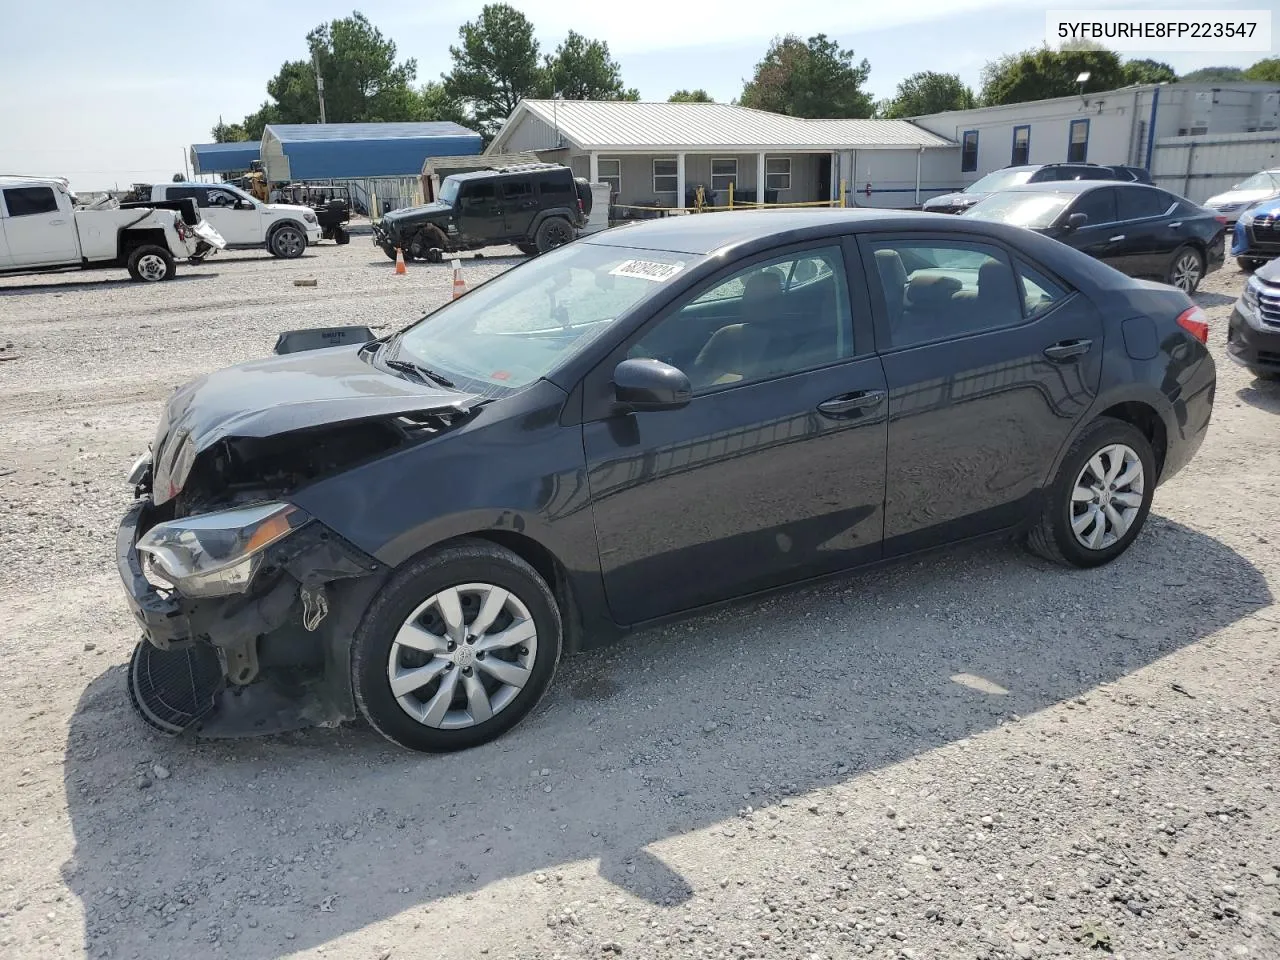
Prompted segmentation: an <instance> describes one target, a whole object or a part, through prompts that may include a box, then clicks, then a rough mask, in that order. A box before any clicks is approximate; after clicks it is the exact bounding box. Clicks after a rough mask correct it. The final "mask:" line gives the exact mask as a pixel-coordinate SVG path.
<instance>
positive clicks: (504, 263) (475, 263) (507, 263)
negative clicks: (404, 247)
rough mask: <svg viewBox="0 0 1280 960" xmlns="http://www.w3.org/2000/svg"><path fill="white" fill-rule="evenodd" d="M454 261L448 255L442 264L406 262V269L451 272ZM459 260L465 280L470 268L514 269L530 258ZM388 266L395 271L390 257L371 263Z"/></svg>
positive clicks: (464, 256)
mask: <svg viewBox="0 0 1280 960" xmlns="http://www.w3.org/2000/svg"><path fill="white" fill-rule="evenodd" d="M453 259H454V257H453V256H451V255H450V254H447V253H446V254H445V255H444V260H442V261H441V262H440V263H430V262H429V261H426V260H406V261H405V269H406V270H441V271H444V270H450V269H452V267H451V266H450V261H451V260H453ZM457 259H458V260H460V261H461V262H462V270H463V278H464V279H465V278H466V270H467V268H468V267H481V266H485V265H486V264H492V265H494V266H499V267H514V266H517V265H518V264H521V263H524V262H525V261H526V260H528V259H529V258H528V257H526V256H525V255H524V254H522V253H516V254H512V255H510V256H494V257H472V256H471V255H470V254H466V253H464V254H460V255H458V256H457ZM387 265H391V266H392V268H393V269H394V266H395V261H394V260H392V259H391V258H390V257H385V256H384V257H382V258H380V259H376V260H370V261H369V266H371V267H385V266H387Z"/></svg>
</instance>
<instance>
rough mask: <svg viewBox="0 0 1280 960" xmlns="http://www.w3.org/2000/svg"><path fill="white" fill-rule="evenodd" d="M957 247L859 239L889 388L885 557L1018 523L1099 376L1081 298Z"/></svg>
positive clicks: (1006, 254)
mask: <svg viewBox="0 0 1280 960" xmlns="http://www.w3.org/2000/svg"><path fill="white" fill-rule="evenodd" d="M960 236H962V235H959V236H958V235H957V234H954V233H950V234H947V235H946V236H930V235H927V234H902V235H885V234H871V235H863V236H862V237H860V238H859V246H860V248H861V250H862V258H863V262H864V263H865V264H866V272H867V275H868V276H870V277H872V278H873V285H872V286H873V298H872V300H873V306H874V310H875V316H876V343H877V345H878V346H879V348H880V356H881V360H882V361H883V363H884V372H885V378H886V381H887V385H888V390H889V408H888V413H889V436H888V463H887V469H886V496H885V531H884V537H885V556H886V557H891V556H896V555H901V554H905V553H910V552H912V551H915V550H918V549H922V548H925V547H929V546H933V545H935V544H938V543H943V542H948V541H952V540H957V539H961V538H964V537H968V536H975V535H979V534H983V533H987V532H990V531H994V530H998V529H1001V528H1004V527H1008V526H1011V525H1012V524H1015V523H1018V522H1019V521H1021V520H1022V519H1023V518H1024V517H1026V516H1027V513H1028V511H1029V510H1031V509H1032V508H1033V507H1034V506H1035V505H1036V504H1037V503H1038V496H1039V490H1040V488H1041V485H1042V484H1043V482H1044V480H1045V476H1046V474H1047V472H1048V470H1049V469H1050V466H1051V464H1052V463H1053V460H1054V458H1055V457H1056V455H1057V453H1058V451H1059V449H1060V448H1061V446H1062V444H1063V443H1064V442H1065V440H1066V438H1067V435H1068V433H1069V432H1070V430H1071V428H1072V426H1073V425H1074V423H1075V422H1076V420H1077V418H1078V417H1079V416H1080V415H1081V414H1082V413H1083V412H1084V411H1085V410H1086V409H1087V408H1088V406H1089V404H1090V403H1091V402H1092V400H1093V397H1094V395H1095V394H1096V392H1097V387H1098V381H1099V378H1100V376H1101V370H1102V322H1101V318H1100V317H1099V315H1098V313H1097V311H1096V310H1095V309H1094V306H1093V304H1092V303H1091V302H1090V301H1089V300H1088V299H1087V298H1086V297H1084V296H1083V295H1080V294H1078V293H1074V292H1073V291H1072V290H1071V289H1070V288H1069V287H1068V286H1067V285H1066V284H1065V283H1064V282H1063V281H1061V280H1059V279H1057V278H1055V277H1053V276H1052V274H1050V273H1049V272H1048V271H1047V270H1044V269H1043V268H1041V267H1039V266H1038V265H1033V264H1030V263H1028V262H1026V261H1023V260H1022V259H1021V258H1020V257H1019V255H1018V254H1017V252H1016V251H1012V250H1009V249H1006V248H1004V247H1002V246H999V245H997V244H995V243H993V242H991V241H989V240H987V239H986V238H982V237H977V236H974V237H972V238H969V239H961V238H960Z"/></svg>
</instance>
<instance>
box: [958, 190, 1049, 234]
mask: <svg viewBox="0 0 1280 960" xmlns="http://www.w3.org/2000/svg"><path fill="white" fill-rule="evenodd" d="M1070 202H1071V195H1069V194H1063V193H1022V192H1021V191H1019V192H1013V191H1010V192H1008V193H993V194H992V195H991V196H989V197H987V198H986V199H985V200H979V201H978V202H977V203H975V204H974V205H973V206H972V207H970V208H969V209H968V210H966V211H965V212H964V216H966V217H977V218H978V219H979V220H994V221H996V222H997V223H1008V224H1012V225H1013V226H1015V227H1030V228H1031V229H1033V230H1042V229H1044V228H1045V227H1048V226H1050V225H1051V224H1052V223H1053V221H1055V220H1056V219H1058V215H1059V214H1061V213H1062V211H1063V209H1064V208H1065V207H1066V205H1067V204H1068V203H1070Z"/></svg>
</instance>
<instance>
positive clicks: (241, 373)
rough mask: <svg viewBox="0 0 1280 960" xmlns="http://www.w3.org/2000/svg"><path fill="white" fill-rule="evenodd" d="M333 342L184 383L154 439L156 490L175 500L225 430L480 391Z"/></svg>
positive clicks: (386, 409) (330, 420)
mask: <svg viewBox="0 0 1280 960" xmlns="http://www.w3.org/2000/svg"><path fill="white" fill-rule="evenodd" d="M362 349H364V348H363V347H333V348H330V349H324V350H308V351H303V352H300V353H294V354H286V355H284V356H277V357H269V358H267V359H264V360H251V361H249V362H248V363H241V364H237V365H236V366H233V367H226V368H225V369H222V370H217V371H215V372H213V373H211V374H208V375H207V376H203V377H200V378H199V379H197V380H192V381H191V382H190V383H187V384H185V385H184V386H181V387H179V388H178V389H177V390H175V391H174V393H173V395H172V396H171V397H170V398H169V402H168V404H167V405H166V407H165V410H164V413H163V414H162V415H161V418H160V426H159V429H158V430H157V432H156V440H155V443H154V444H153V445H152V458H153V481H152V495H153V499H154V500H155V502H156V503H157V504H160V503H164V502H165V501H167V500H169V499H172V498H173V497H174V496H175V495H176V494H177V493H178V491H179V490H181V489H182V486H183V484H184V483H185V482H186V479H187V475H188V474H189V473H190V470H191V465H192V463H193V462H194V460H195V458H196V456H197V455H199V454H200V453H201V452H202V451H204V450H207V449H208V448H209V447H211V446H212V445H213V444H215V443H217V442H218V441H219V440H222V439H223V438H225V437H271V436H275V435H277V434H282V433H288V432H290V431H293V430H302V429H306V428H308V427H319V426H323V425H326V424H337V423H344V422H348V421H352V420H364V419H368V418H371V417H384V416H393V415H396V414H402V413H416V412H430V411H441V412H444V411H453V412H461V411H465V410H467V409H468V408H469V407H470V406H471V405H472V404H473V403H474V401H475V400H476V399H477V398H476V397H475V396H474V395H471V394H466V393H460V392H458V391H456V390H445V389H442V388H440V387H436V386H431V385H427V384H420V383H415V382H413V381H411V380H404V379H401V378H400V377H397V376H394V375H392V374H389V373H384V372H382V371H380V370H378V369H376V368H375V367H373V366H371V365H370V364H368V363H366V362H365V361H364V360H362V359H361V357H360V352H361V350H362Z"/></svg>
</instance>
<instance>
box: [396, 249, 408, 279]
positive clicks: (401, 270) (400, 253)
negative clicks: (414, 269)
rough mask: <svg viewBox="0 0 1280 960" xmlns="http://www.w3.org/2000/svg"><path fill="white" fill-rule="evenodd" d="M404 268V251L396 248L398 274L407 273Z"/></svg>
mask: <svg viewBox="0 0 1280 960" xmlns="http://www.w3.org/2000/svg"><path fill="white" fill-rule="evenodd" d="M407 272H408V271H406V270H405V268H404V251H403V250H401V249H400V248H399V247H396V273H407Z"/></svg>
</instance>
